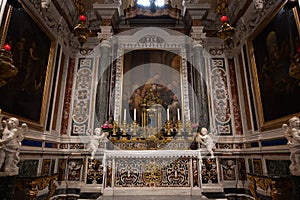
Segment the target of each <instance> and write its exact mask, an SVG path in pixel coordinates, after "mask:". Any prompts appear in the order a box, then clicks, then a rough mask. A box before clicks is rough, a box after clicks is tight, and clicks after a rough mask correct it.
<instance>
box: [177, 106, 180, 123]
mask: <svg viewBox="0 0 300 200" xmlns="http://www.w3.org/2000/svg"><path fill="white" fill-rule="evenodd" d="M177 120H178V121H180V111H179V108H177Z"/></svg>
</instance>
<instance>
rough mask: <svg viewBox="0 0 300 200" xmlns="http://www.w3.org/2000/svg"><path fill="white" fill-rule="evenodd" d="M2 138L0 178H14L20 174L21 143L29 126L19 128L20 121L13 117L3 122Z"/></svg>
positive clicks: (24, 125)
mask: <svg viewBox="0 0 300 200" xmlns="http://www.w3.org/2000/svg"><path fill="white" fill-rule="evenodd" d="M2 127H4V128H1V129H2V130H0V133H2V134H1V135H2V137H1V139H0V170H1V171H0V176H14V175H18V174H19V168H18V166H17V164H18V163H19V160H20V157H19V151H20V147H21V141H22V140H23V139H24V135H25V134H26V133H27V131H28V127H27V124H25V123H23V124H22V125H21V126H19V120H18V119H17V118H15V117H11V118H9V119H7V120H3V121H2Z"/></svg>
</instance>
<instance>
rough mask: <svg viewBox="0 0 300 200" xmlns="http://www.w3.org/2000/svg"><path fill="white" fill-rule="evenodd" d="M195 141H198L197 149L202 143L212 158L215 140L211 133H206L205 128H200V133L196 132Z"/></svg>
mask: <svg viewBox="0 0 300 200" xmlns="http://www.w3.org/2000/svg"><path fill="white" fill-rule="evenodd" d="M196 142H197V143H198V149H199V148H200V144H204V145H205V146H206V149H207V150H208V152H209V153H210V156H211V158H214V151H213V150H214V148H215V142H214V140H213V135H212V133H208V131H207V129H206V128H204V127H203V128H201V131H200V133H197V134H196Z"/></svg>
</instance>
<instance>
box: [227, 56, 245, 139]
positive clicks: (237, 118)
mask: <svg viewBox="0 0 300 200" xmlns="http://www.w3.org/2000/svg"><path fill="white" fill-rule="evenodd" d="M228 68H229V75H230V86H231V98H232V107H233V115H234V119H233V120H234V125H235V133H236V134H238V135H242V134H243V127H242V118H241V111H240V103H239V97H238V88H237V82H236V78H235V71H234V62H233V60H232V59H230V60H228Z"/></svg>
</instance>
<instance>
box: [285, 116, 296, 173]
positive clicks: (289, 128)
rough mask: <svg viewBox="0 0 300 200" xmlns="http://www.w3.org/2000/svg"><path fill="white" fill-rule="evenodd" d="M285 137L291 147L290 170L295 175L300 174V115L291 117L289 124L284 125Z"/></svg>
mask: <svg viewBox="0 0 300 200" xmlns="http://www.w3.org/2000/svg"><path fill="white" fill-rule="evenodd" d="M282 128H283V131H284V134H285V137H286V138H287V140H288V143H287V145H288V147H289V148H290V151H291V155H290V160H291V165H290V172H291V173H292V174H293V175H296V176H299V175H300V119H299V117H292V118H290V119H289V125H287V124H283V125H282Z"/></svg>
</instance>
